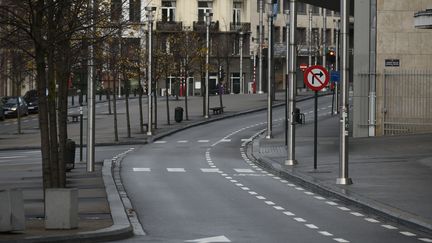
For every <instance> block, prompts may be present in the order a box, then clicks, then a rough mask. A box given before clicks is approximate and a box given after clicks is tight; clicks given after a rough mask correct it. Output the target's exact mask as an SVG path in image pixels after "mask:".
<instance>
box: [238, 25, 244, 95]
mask: <svg viewBox="0 0 432 243" xmlns="http://www.w3.org/2000/svg"><path fill="white" fill-rule="evenodd" d="M239 52H240V53H239V54H240V94H244V82H243V31H242V30H240V40H239Z"/></svg>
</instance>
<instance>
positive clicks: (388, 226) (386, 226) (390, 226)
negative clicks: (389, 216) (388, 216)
mask: <svg viewBox="0 0 432 243" xmlns="http://www.w3.org/2000/svg"><path fill="white" fill-rule="evenodd" d="M381 226H382V227H384V228H386V229H389V230H395V229H397V228H396V227H394V226H393V225H388V224H383V225H381Z"/></svg>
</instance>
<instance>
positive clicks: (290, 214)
mask: <svg viewBox="0 0 432 243" xmlns="http://www.w3.org/2000/svg"><path fill="white" fill-rule="evenodd" d="M283 213H284V214H285V215H288V216H295V214H293V213H291V212H290V211H285V212H283Z"/></svg>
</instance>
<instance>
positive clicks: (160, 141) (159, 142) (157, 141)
mask: <svg viewBox="0 0 432 243" xmlns="http://www.w3.org/2000/svg"><path fill="white" fill-rule="evenodd" d="M166 142H167V141H155V142H154V143H166Z"/></svg>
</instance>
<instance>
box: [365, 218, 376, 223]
mask: <svg viewBox="0 0 432 243" xmlns="http://www.w3.org/2000/svg"><path fill="white" fill-rule="evenodd" d="M365 220H366V221H368V222H371V223H379V221H378V220H376V219H373V218H365Z"/></svg>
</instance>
